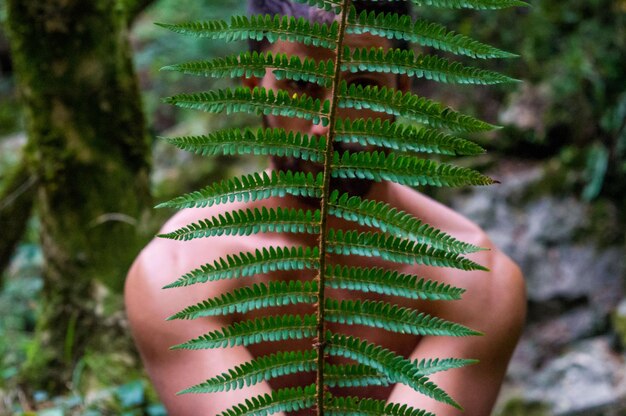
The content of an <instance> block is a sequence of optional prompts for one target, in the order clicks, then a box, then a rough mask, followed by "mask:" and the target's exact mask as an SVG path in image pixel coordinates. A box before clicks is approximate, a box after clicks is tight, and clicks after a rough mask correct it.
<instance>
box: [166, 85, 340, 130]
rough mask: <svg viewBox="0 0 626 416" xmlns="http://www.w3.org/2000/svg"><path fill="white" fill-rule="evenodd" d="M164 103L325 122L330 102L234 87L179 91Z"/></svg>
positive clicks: (214, 111)
mask: <svg viewBox="0 0 626 416" xmlns="http://www.w3.org/2000/svg"><path fill="white" fill-rule="evenodd" d="M165 102H166V103H169V104H173V105H176V106H178V107H182V108H192V109H196V110H202V111H206V112H209V113H221V112H224V111H226V113H227V114H231V113H256V114H259V115H260V114H265V115H276V116H287V117H297V118H301V119H304V120H310V121H311V122H312V123H313V124H320V123H321V124H322V125H323V126H327V125H328V113H329V107H330V102H329V101H324V102H323V103H322V102H321V101H320V100H319V99H313V98H311V97H308V96H306V95H302V96H299V97H298V96H290V95H289V93H288V92H287V91H283V90H278V91H276V92H274V91H273V90H267V89H265V88H259V87H255V88H254V89H253V90H250V88H244V87H238V88H235V89H234V90H232V89H230V88H226V89H222V90H216V91H208V92H203V93H197V94H179V95H175V96H173V97H169V98H166V99H165Z"/></svg>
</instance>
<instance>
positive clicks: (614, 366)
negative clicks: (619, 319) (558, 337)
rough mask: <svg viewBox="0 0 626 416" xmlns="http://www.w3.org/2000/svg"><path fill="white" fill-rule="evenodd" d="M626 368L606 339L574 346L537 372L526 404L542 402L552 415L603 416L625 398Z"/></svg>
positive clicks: (526, 397) (619, 406)
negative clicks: (579, 415)
mask: <svg viewBox="0 0 626 416" xmlns="http://www.w3.org/2000/svg"><path fill="white" fill-rule="evenodd" d="M624 374H626V365H625V364H624V359H623V357H621V356H619V355H618V354H616V353H615V352H614V351H612V350H611V348H610V345H609V341H608V339H607V338H604V337H602V338H596V339H592V340H589V341H584V342H581V343H579V344H577V345H576V346H575V347H574V348H572V350H571V351H569V352H567V353H566V354H564V355H563V356H562V357H560V358H558V359H556V360H553V361H551V362H549V363H548V364H547V365H546V366H545V367H543V368H542V369H540V370H539V371H538V372H537V373H536V375H535V376H534V377H533V379H532V380H529V384H530V388H529V389H528V390H527V391H526V392H525V393H524V394H525V397H524V399H525V401H526V402H530V403H536V402H542V403H545V404H547V405H548V406H549V408H550V412H551V414H554V415H558V416H566V415H578V414H581V415H582V414H585V415H596V414H597V415H606V414H609V413H607V412H609V411H617V410H618V409H620V408H621V403H623V401H624V400H625V399H626V379H625V378H624Z"/></svg>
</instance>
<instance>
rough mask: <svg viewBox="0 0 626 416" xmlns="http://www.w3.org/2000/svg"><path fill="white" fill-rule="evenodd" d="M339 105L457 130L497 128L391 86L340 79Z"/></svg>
mask: <svg viewBox="0 0 626 416" xmlns="http://www.w3.org/2000/svg"><path fill="white" fill-rule="evenodd" d="M339 107H340V108H354V109H357V110H361V109H365V110H371V111H376V112H378V113H386V114H391V115H394V116H397V117H404V118H406V119H409V120H412V121H415V122H417V123H423V124H428V125H429V126H431V127H434V128H445V129H450V130H452V131H458V132H476V131H486V130H493V129H495V128H496V126H494V125H491V124H489V123H485V122H484V121H480V120H478V119H476V118H474V117H471V116H467V115H464V114H461V113H457V112H456V111H453V110H451V109H450V108H445V107H443V106H442V105H441V104H440V103H437V102H435V101H431V100H428V99H426V98H424V97H419V96H417V95H414V94H411V93H410V92H407V93H402V91H398V90H394V89H392V88H387V87H383V88H380V89H379V88H378V87H376V86H374V87H372V86H369V85H368V86H366V87H363V86H362V85H355V84H351V85H350V86H348V84H347V83H346V82H345V81H342V82H341V85H340V87H339Z"/></svg>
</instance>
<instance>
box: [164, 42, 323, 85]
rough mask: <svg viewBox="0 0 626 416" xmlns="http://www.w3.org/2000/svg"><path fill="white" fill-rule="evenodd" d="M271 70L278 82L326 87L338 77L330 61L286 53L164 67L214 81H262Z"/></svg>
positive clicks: (244, 55) (250, 55) (231, 57)
mask: <svg viewBox="0 0 626 416" xmlns="http://www.w3.org/2000/svg"><path fill="white" fill-rule="evenodd" d="M268 69H269V70H272V71H273V73H274V75H275V76H276V78H277V79H279V80H281V79H291V80H295V81H300V80H302V81H307V82H312V83H315V84H319V85H321V86H324V87H330V86H332V77H333V76H334V75H335V68H334V63H333V62H332V61H330V60H328V61H322V62H319V63H318V62H317V61H315V60H314V59H311V58H305V59H304V60H302V59H301V58H300V57H299V56H291V57H289V56H287V55H286V54H284V53H277V54H272V53H270V52H261V53H258V52H256V51H255V52H242V53H240V54H239V55H231V56H227V57H225V58H215V59H211V60H203V61H196V62H187V63H183V64H177V65H169V66H165V67H163V68H161V70H165V71H177V72H182V73H184V74H189V75H200V76H205V77H213V78H224V77H231V78H239V77H246V78H250V77H257V78H262V77H263V76H265V73H266V71H267V70H268Z"/></svg>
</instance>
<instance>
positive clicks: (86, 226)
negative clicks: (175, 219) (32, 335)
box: [7, 0, 150, 391]
mask: <svg viewBox="0 0 626 416" xmlns="http://www.w3.org/2000/svg"><path fill="white" fill-rule="evenodd" d="M124 4H125V3H124V2H122V1H121V0H120V1H117V2H116V1H114V0H90V1H85V0H46V1H41V0H7V12H8V13H7V26H8V30H9V38H10V41H11V47H12V56H13V62H14V67H15V72H16V75H17V79H18V88H19V90H20V94H21V98H22V101H23V103H24V107H25V113H26V123H27V130H28V136H29V144H28V146H27V152H26V155H27V158H28V162H29V164H30V167H31V169H32V170H33V172H34V173H35V175H36V176H37V178H38V187H37V198H36V204H37V209H38V214H39V217H40V220H41V243H42V248H43V252H44V260H45V266H44V276H43V277H44V289H43V293H44V294H43V297H44V301H43V306H42V314H41V317H42V319H41V320H40V321H39V322H38V335H37V339H38V340H39V348H40V349H39V352H40V354H31V361H30V362H29V363H28V365H27V369H28V368H30V369H31V370H32V371H30V373H29V371H26V373H25V374H26V377H27V378H29V380H28V381H29V382H31V383H33V385H34V386H36V387H38V388H44V389H46V390H48V391H59V390H62V389H63V388H64V387H65V385H66V383H68V381H69V380H70V378H71V372H72V369H73V366H74V364H75V363H76V360H77V359H79V358H80V357H81V355H82V353H83V351H84V349H85V348H86V346H87V345H88V344H89V343H90V342H97V341H95V340H96V339H101V338H100V337H99V336H98V335H101V333H102V330H103V327H102V326H101V324H100V322H99V321H100V320H99V319H98V317H97V316H96V315H95V313H94V307H93V306H94V305H93V300H92V299H93V296H92V291H93V290H92V289H93V282H94V281H95V279H98V280H100V281H102V282H104V283H105V284H106V285H108V286H109V287H110V288H112V289H113V290H116V291H120V290H121V288H122V286H123V282H124V276H125V274H126V271H127V270H128V267H129V265H130V262H131V261H132V259H133V258H134V257H135V256H136V254H137V251H138V250H139V248H140V247H141V246H142V245H143V244H144V243H145V240H146V238H145V233H142V227H141V226H142V224H143V223H144V220H145V216H146V215H147V214H146V213H147V210H146V209H147V207H148V206H149V205H150V197H149V187H148V185H149V183H148V173H149V143H148V139H147V134H146V130H145V125H144V117H143V113H142V109H141V102H140V97H139V91H138V86H137V80H136V77H135V74H134V70H133V66H132V61H131V50H130V47H129V43H128V39H127V28H128V14H127V11H126V9H125V7H124ZM29 374H30V377H28V375H29ZM44 381H45V383H46V385H42V382H44Z"/></svg>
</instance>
